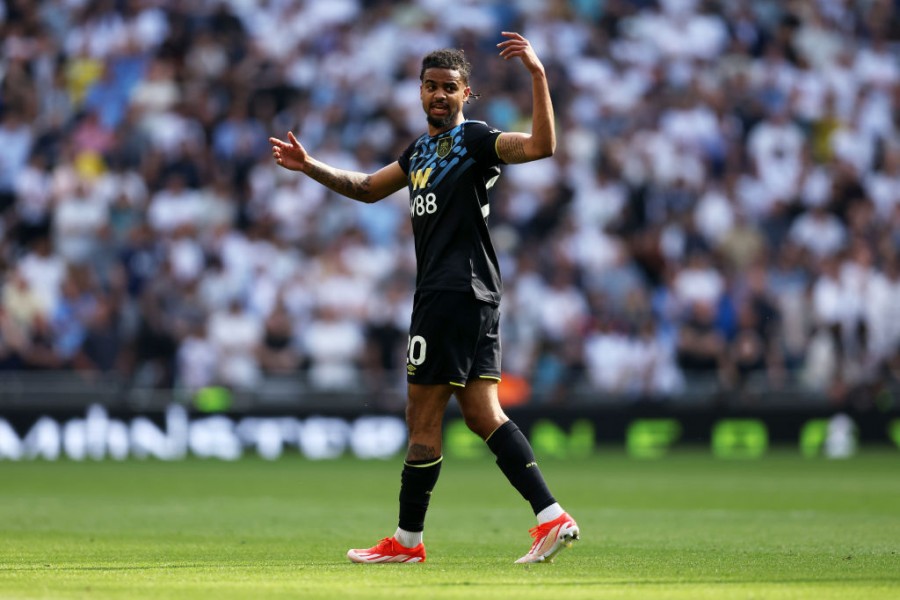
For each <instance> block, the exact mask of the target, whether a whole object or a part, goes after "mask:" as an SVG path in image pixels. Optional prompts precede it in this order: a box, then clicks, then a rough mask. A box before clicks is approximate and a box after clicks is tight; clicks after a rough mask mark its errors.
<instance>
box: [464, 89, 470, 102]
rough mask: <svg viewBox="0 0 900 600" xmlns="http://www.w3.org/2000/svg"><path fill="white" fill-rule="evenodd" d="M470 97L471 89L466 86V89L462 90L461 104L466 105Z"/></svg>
mask: <svg viewBox="0 0 900 600" xmlns="http://www.w3.org/2000/svg"><path fill="white" fill-rule="evenodd" d="M471 95H472V88H470V87H469V86H466V89H464V90H463V102H465V103H468V102H469V96H471Z"/></svg>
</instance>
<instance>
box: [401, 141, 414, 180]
mask: <svg viewBox="0 0 900 600" xmlns="http://www.w3.org/2000/svg"><path fill="white" fill-rule="evenodd" d="M416 144H418V140H417V141H415V142H413V143H412V144H410V145H409V146H407V147H406V150H404V151H403V152H401V153H400V156H399V158H397V163H398V164H399V165H400V168H401V169H402V170H403V172H404V173H406V174H407V175H409V161H410V157H411V156H412V153H413V152H414V151H415V147H416Z"/></svg>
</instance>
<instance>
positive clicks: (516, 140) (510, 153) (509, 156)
mask: <svg viewBox="0 0 900 600" xmlns="http://www.w3.org/2000/svg"><path fill="white" fill-rule="evenodd" d="M497 156H499V157H500V158H502V159H503V161H504V162H506V163H509V164H515V163H523V162H527V161H528V157H527V156H526V155H525V142H524V140H522V138H520V137H513V136H501V137H500V138H499V139H498V140H497Z"/></svg>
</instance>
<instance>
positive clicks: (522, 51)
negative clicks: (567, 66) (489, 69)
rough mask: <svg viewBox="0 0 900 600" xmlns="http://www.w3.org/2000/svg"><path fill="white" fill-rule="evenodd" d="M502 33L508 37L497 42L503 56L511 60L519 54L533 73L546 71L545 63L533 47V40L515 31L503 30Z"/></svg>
mask: <svg viewBox="0 0 900 600" xmlns="http://www.w3.org/2000/svg"><path fill="white" fill-rule="evenodd" d="M500 35H502V36H503V37H505V38H507V39H506V40H504V41H502V42H500V43H499V44H497V47H498V48H500V56H501V58H503V59H504V60H509V59H510V58H514V57H516V56H518V57H519V58H521V59H522V63H523V64H524V65H525V66H526V67H527V68H528V70H529V71H531V72H532V73H536V72H543V71H544V65H543V64H542V63H541V61H540V59H539V58H538V57H537V54H536V53H535V51H534V48H532V47H531V42H529V41H528V40H527V39H525V38H524V37H523V36H522V34H520V33H516V32H514V31H502V32H500Z"/></svg>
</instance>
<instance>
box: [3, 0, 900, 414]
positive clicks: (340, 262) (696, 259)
mask: <svg viewBox="0 0 900 600" xmlns="http://www.w3.org/2000/svg"><path fill="white" fill-rule="evenodd" d="M503 30H512V31H520V32H521V33H523V34H524V35H525V36H526V37H527V38H529V40H530V41H531V42H532V44H533V45H534V47H535V48H536V50H537V52H538V54H539V55H540V56H541V58H542V60H543V62H544V64H545V66H546V68H547V72H548V75H549V78H550V83H551V91H552V95H553V100H554V105H555V109H556V117H557V121H558V139H559V148H558V151H557V154H556V155H555V156H554V157H553V158H552V159H549V160H543V161H539V162H537V163H531V164H529V165H527V166H521V165H520V166H510V167H506V168H504V174H503V176H502V177H501V180H500V184H499V185H497V186H496V187H495V188H494V196H493V205H494V207H493V209H492V211H491V228H492V231H493V233H494V239H495V243H496V246H497V250H498V254H499V256H500V259H501V264H502V269H503V276H504V284H505V296H504V304H503V321H502V333H503V344H504V370H505V371H506V374H507V376H508V377H509V378H510V379H512V380H524V381H525V382H526V383H527V385H528V386H529V389H531V390H533V391H534V392H535V393H536V395H537V396H539V397H541V398H545V399H550V400H558V401H564V399H565V394H566V392H567V390H570V389H573V388H577V387H580V388H582V389H588V390H591V391H592V392H595V393H597V394H616V395H624V396H627V397H633V398H665V397H675V396H678V395H679V394H682V393H684V392H685V391H687V390H691V389H709V390H726V391H727V392H728V393H733V394H739V393H741V392H742V391H746V390H754V389H755V390H789V389H805V390H813V391H818V392H821V394H822V396H823V397H828V398H831V399H832V400H834V401H847V400H848V399H852V398H854V397H856V398H857V399H862V401H868V400H870V399H872V398H875V397H877V396H878V393H879V390H881V389H883V388H885V387H886V386H890V385H896V384H897V383H898V381H900V262H898V260H900V259H898V255H900V3H898V2H896V1H894V0H809V1H787V2H777V1H774V0H753V1H751V0H722V1H721V2H718V1H717V2H712V1H706V2H704V1H701V0H657V1H652V0H508V1H507V0H495V1H477V2H476V1H468V0H455V2H453V3H447V2H438V1H437V0H415V1H407V2H391V1H385V0H197V1H192V2H172V1H167V0H52V1H50V0H48V1H34V0H5V2H4V3H3V4H2V6H0V31H2V36H0V39H2V51H0V237H2V242H0V286H2V287H0V289H2V301H0V369H4V370H43V369H53V370H60V369H63V370H68V369H73V370H77V371H79V372H83V373H85V374H95V373H118V374H122V375H124V376H125V377H127V378H128V380H129V381H130V382H133V384H134V385H142V386H151V387H159V388H168V387H174V388H177V389H183V390H188V391H190V390H196V389H200V388H203V387H205V386H208V385H214V384H215V385H224V386H227V387H230V388H234V389H253V388H255V387H256V386H258V385H260V383H261V382H262V381H266V380H268V379H270V378H273V377H279V376H293V375H294V374H296V375H298V376H300V377H302V378H303V380H304V381H305V382H306V383H307V384H308V385H309V386H311V387H312V388H315V389H323V390H340V389H351V388H352V389H355V388H359V387H360V386H366V387H369V386H372V389H374V388H375V387H378V386H395V387H398V388H399V387H400V386H402V384H403V377H404V369H403V367H402V365H403V362H404V360H405V352H406V343H407V326H408V319H409V312H410V308H411V302H412V300H411V293H412V286H413V283H414V275H415V262H414V253H413V250H412V239H411V230H410V225H409V217H408V212H407V211H408V198H407V194H406V192H405V191H403V192H400V193H398V194H395V195H394V196H391V197H389V198H387V199H385V200H384V201H382V202H380V203H378V204H375V205H362V204H359V203H356V202H353V201H351V200H348V199H345V198H341V197H339V196H337V195H335V194H333V193H331V192H329V191H328V190H326V189H325V188H323V187H322V186H320V185H318V184H316V183H314V182H312V181H311V180H309V179H307V178H304V177H302V176H299V175H298V174H296V173H290V172H287V171H284V170H282V169H279V168H277V166H276V165H275V164H274V162H273V161H272V159H271V153H270V147H269V144H268V142H267V138H268V137H269V136H270V135H277V136H280V137H283V136H284V135H285V134H286V132H287V131H288V130H292V131H294V132H295V133H296V134H297V135H298V137H299V139H300V140H301V141H302V142H303V143H304V145H305V146H306V147H307V149H309V150H310V152H311V153H312V154H313V155H314V156H316V157H317V158H320V159H321V160H323V161H325V162H328V163H330V164H332V165H335V166H338V167H342V168H347V169H353V170H360V171H366V172H372V171H374V170H375V169H377V168H379V167H380V166H382V165H384V164H387V163H389V162H391V161H393V160H395V159H396V158H397V156H398V155H399V153H400V152H401V151H402V149H403V148H404V147H406V145H407V144H409V143H410V142H411V141H412V140H413V139H415V138H416V137H417V136H418V135H420V134H421V133H422V132H423V131H424V130H425V120H424V115H423V112H422V109H421V105H420V101H419V96H418V85H419V80H418V76H419V69H420V61H421V57H422V56H423V55H424V54H425V53H427V52H428V51H430V50H432V49H436V48H440V47H459V48H463V49H464V50H465V52H466V53H467V55H468V57H469V60H470V61H471V62H472V64H473V67H474V68H473V75H472V80H471V82H470V83H471V86H472V89H473V91H474V92H476V93H478V94H480V98H479V99H478V100H475V101H474V102H473V103H472V104H470V105H469V106H467V107H466V109H465V111H466V116H467V117H468V118H474V119H480V120H484V121H487V122H488V123H490V124H491V125H493V126H495V127H497V128H499V129H503V130H515V131H528V130H529V127H530V116H531V106H530V101H531V86H530V80H529V78H528V73H527V71H526V70H525V69H524V68H522V67H521V65H517V64H511V63H507V62H505V61H503V60H502V59H499V58H498V57H497V53H496V47H495V44H496V43H497V42H498V41H499V40H500V37H499V32H500V31H503ZM867 399H868V400H867Z"/></svg>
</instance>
